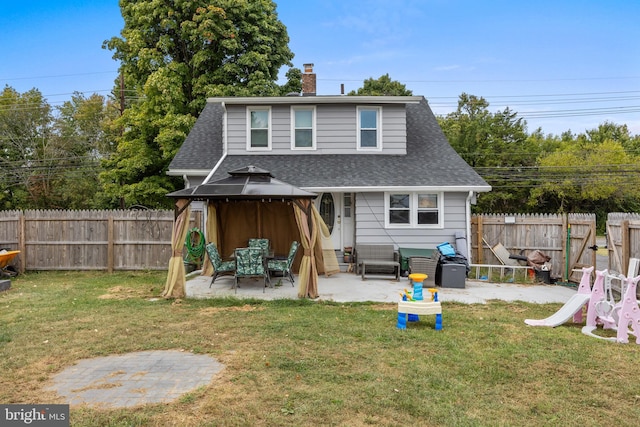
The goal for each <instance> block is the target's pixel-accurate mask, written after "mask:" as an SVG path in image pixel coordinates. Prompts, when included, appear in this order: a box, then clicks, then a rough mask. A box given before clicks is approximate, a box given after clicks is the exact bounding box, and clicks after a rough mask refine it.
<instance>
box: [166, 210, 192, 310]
mask: <svg viewBox="0 0 640 427" xmlns="http://www.w3.org/2000/svg"><path fill="white" fill-rule="evenodd" d="M176 209H177V211H178V212H180V214H179V215H178V217H177V218H176V220H175V221H174V223H173V230H172V231H171V259H170V260H169V271H168V272H167V282H166V283H165V285H164V290H163V291H162V296H163V297H165V298H170V297H171V298H184V296H185V288H184V285H185V280H186V278H185V270H184V261H183V259H182V250H183V249H184V242H185V239H186V238H187V229H188V228H189V219H190V216H191V207H190V201H189V200H186V199H179V200H178V201H177V202H176Z"/></svg>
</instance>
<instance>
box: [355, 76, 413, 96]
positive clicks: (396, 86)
mask: <svg viewBox="0 0 640 427" xmlns="http://www.w3.org/2000/svg"><path fill="white" fill-rule="evenodd" d="M347 95H351V96H353V95H364V96H411V95H413V92H411V91H410V90H409V89H407V87H406V86H405V85H404V84H402V83H400V82H399V81H396V80H391V77H389V74H388V73H387V74H385V75H383V76H380V77H379V78H377V79H374V78H373V77H370V78H368V79H366V80H365V81H364V85H363V86H362V87H361V88H358V90H352V91H351V92H349V93H348V94H347Z"/></svg>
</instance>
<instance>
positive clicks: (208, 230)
mask: <svg viewBox="0 0 640 427" xmlns="http://www.w3.org/2000/svg"><path fill="white" fill-rule="evenodd" d="M217 215H218V210H217V209H216V205H214V204H213V203H207V218H206V223H205V238H206V239H207V241H206V243H214V244H215V245H216V246H217V247H219V243H218V216H217ZM201 275H202V276H211V275H213V265H211V261H210V260H209V257H208V256H206V255H205V257H204V263H203V264H202V273H201Z"/></svg>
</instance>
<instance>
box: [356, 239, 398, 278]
mask: <svg viewBox="0 0 640 427" xmlns="http://www.w3.org/2000/svg"><path fill="white" fill-rule="evenodd" d="M355 256H356V272H361V274H362V280H364V279H365V276H366V274H367V268H369V271H370V272H373V271H375V272H376V273H380V272H382V273H383V274H384V273H386V272H387V271H391V272H393V274H394V275H395V276H396V280H400V262H399V261H398V254H397V253H396V251H395V249H394V247H393V245H362V244H360V245H357V246H356V251H355Z"/></svg>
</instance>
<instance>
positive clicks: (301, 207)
mask: <svg viewBox="0 0 640 427" xmlns="http://www.w3.org/2000/svg"><path fill="white" fill-rule="evenodd" d="M312 205H313V203H312V202H311V200H296V201H295V202H294V207H293V209H294V211H295V216H296V223H297V225H298V230H299V231H300V243H301V244H302V248H303V251H302V252H303V254H302V261H301V263H300V271H299V272H298V278H299V285H298V297H299V298H318V269H317V266H316V258H315V255H314V248H315V246H316V242H317V236H318V231H317V230H318V227H316V226H315V220H314V215H313V210H312V207H311V206H312Z"/></svg>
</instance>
